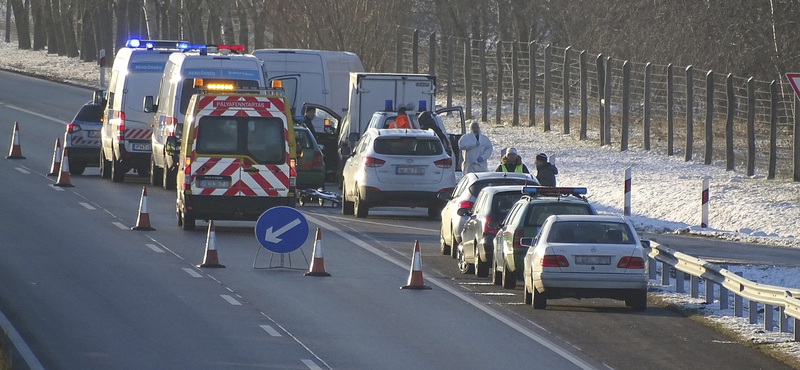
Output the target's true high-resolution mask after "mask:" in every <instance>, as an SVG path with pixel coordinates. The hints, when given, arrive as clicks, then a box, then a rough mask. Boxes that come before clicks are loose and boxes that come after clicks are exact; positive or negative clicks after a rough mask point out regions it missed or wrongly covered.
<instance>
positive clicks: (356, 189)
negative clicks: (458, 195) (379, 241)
mask: <svg viewBox="0 0 800 370" xmlns="http://www.w3.org/2000/svg"><path fill="white" fill-rule="evenodd" d="M342 175H343V177H344V180H343V184H342V186H343V189H342V195H343V197H344V199H343V204H342V213H343V214H345V215H350V214H355V215H356V217H358V218H365V217H367V215H368V213H369V209H370V208H372V207H427V208H428V216H430V217H438V216H439V214H440V212H441V209H442V206H443V202H442V201H441V200H439V198H438V195H439V193H450V192H451V191H452V189H453V187H454V186H455V183H456V178H455V169H454V167H453V159H452V158H450V156H448V155H447V153H445V151H444V148H443V146H442V142H441V141H439V138H438V137H436V135H434V134H433V133H432V132H430V131H423V130H405V129H375V128H371V129H369V130H367V131H366V132H365V133H364V135H363V136H362V137H361V138H360V139H359V141H358V144H356V146H355V151H354V152H353V153H352V155H351V156H350V158H348V159H347V162H346V163H345V165H344V171H343V174H342Z"/></svg>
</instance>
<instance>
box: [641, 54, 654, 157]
mask: <svg viewBox="0 0 800 370" xmlns="http://www.w3.org/2000/svg"><path fill="white" fill-rule="evenodd" d="M652 83H653V65H652V64H650V63H647V64H646V65H645V66H644V125H643V126H644V127H643V128H642V129H643V131H644V133H643V135H644V150H650V93H651V91H650V88H651V85H652Z"/></svg>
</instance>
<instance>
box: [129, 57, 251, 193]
mask: <svg viewBox="0 0 800 370" xmlns="http://www.w3.org/2000/svg"><path fill="white" fill-rule="evenodd" d="M239 52H244V47H243V46H241V45H218V46H209V47H205V46H204V47H200V48H199V49H198V50H197V51H191V52H184V53H174V54H172V56H170V58H169V60H168V61H167V64H166V66H165V67H164V74H163V76H162V78H161V87H160V89H159V90H158V96H156V97H153V96H147V97H145V99H144V106H143V108H144V110H145V111H149V112H156V114H155V117H154V118H153V120H152V121H151V124H152V127H153V136H152V147H153V150H152V156H151V157H150V158H149V159H148V160H149V163H150V183H151V184H152V185H155V186H158V185H163V186H164V188H165V189H174V188H175V175H176V173H177V169H178V158H179V156H180V137H181V133H182V132H183V123H184V117H185V115H186V108H187V107H188V105H189V99H191V97H192V95H194V94H196V93H197V92H198V89H206V90H215V91H220V92H224V91H232V90H238V89H253V90H254V91H253V93H258V90H257V88H259V87H264V86H266V83H265V80H264V73H263V72H262V71H261V63H260V62H259V60H258V59H257V58H256V57H254V56H252V55H248V54H236V53H239ZM169 137H176V140H174V141H169V140H167V138H169Z"/></svg>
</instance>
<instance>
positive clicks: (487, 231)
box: [483, 216, 497, 234]
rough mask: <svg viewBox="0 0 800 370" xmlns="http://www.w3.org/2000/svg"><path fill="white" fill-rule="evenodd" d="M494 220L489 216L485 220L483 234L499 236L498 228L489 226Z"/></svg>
mask: <svg viewBox="0 0 800 370" xmlns="http://www.w3.org/2000/svg"><path fill="white" fill-rule="evenodd" d="M491 222H492V219H491V218H490V217H489V216H486V217H484V218H483V233H484V234H497V227H495V226H489V224H490V223H491Z"/></svg>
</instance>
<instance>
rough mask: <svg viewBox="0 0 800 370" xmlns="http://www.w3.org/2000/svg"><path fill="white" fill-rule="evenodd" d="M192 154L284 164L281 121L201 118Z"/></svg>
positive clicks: (243, 118)
mask: <svg viewBox="0 0 800 370" xmlns="http://www.w3.org/2000/svg"><path fill="white" fill-rule="evenodd" d="M195 151H196V152H197V154H206V155H225V156H248V157H250V158H252V159H253V160H254V161H255V162H256V163H259V164H284V163H286V135H285V130H284V122H283V120H282V119H280V118H275V117H224V116H205V117H201V118H200V122H199V123H198V126H197V142H196V143H195Z"/></svg>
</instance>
